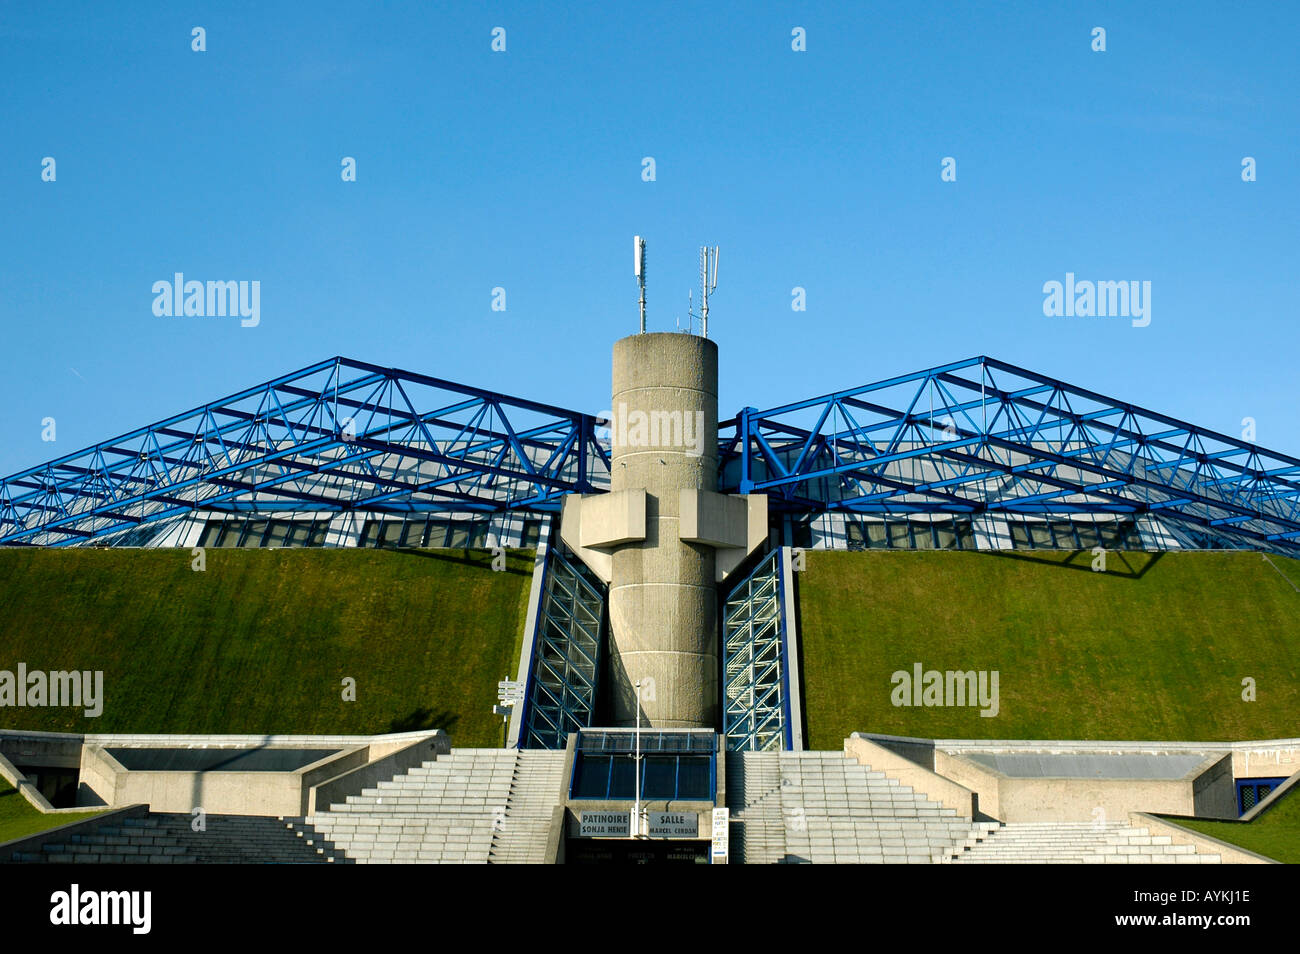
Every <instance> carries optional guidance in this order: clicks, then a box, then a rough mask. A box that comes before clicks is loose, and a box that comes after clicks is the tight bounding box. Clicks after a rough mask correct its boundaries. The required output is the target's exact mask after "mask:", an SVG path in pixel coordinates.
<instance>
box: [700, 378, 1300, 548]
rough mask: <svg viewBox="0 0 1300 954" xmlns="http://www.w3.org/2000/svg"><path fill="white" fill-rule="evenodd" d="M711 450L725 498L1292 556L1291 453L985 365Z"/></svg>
mask: <svg viewBox="0 0 1300 954" xmlns="http://www.w3.org/2000/svg"><path fill="white" fill-rule="evenodd" d="M726 430H729V431H730V434H727V433H725V431H726ZM720 445H721V446H720V452H721V453H720V470H721V475H720V481H719V483H720V487H721V489H722V490H724V491H726V492H737V491H738V492H740V493H763V494H767V495H768V499H769V503H770V505H771V506H772V507H773V508H775V509H777V510H783V511H786V512H806V513H824V512H827V511H849V512H856V513H874V514H895V515H906V514H915V513H946V514H981V513H998V512H1001V513H1019V514H1039V515H1045V514H1074V513H1093V514H1128V515H1150V516H1151V517H1153V518H1156V519H1157V520H1159V521H1160V522H1161V523H1162V524H1163V525H1165V526H1172V527H1176V528H1181V529H1183V530H1184V531H1185V532H1186V533H1187V534H1189V537H1188V539H1195V540H1197V541H1200V542H1201V543H1202V544H1204V543H1206V542H1208V543H1209V545H1211V546H1222V547H1232V548H1253V549H1262V550H1270V551H1275V552H1279V553H1284V554H1288V555H1300V459H1297V458H1295V457H1290V456H1287V455H1285V454H1280V453H1277V452H1275V451H1270V450H1266V449H1264V448H1262V447H1258V446H1255V445H1253V444H1248V443H1245V442H1243V441H1241V440H1238V439H1237V438H1234V437H1230V436H1228V435H1225V434H1220V433H1216V432H1214V431H1209V430H1206V429H1204V428H1200V427H1195V426H1193V425H1191V424H1187V423H1185V422H1183V421H1179V420H1177V419H1175V418H1172V417H1168V416H1166V415H1163V414H1157V413H1155V412H1153V411H1148V410H1145V409H1144V408H1140V407H1137V406H1135V405H1132V404H1126V403H1123V402H1120V401H1115V400H1113V399H1111V398H1108V397H1106V396H1104V395H1101V394H1098V393H1096V392H1094V391H1088V390H1085V389H1083V388H1079V387H1075V386H1073V385H1069V384H1065V383H1063V382H1061V381H1057V380H1055V379H1053V378H1049V377H1046V376H1044V375H1041V374H1036V373H1034V372H1032V371H1026V370H1025V369H1023V368H1018V367H1015V366H1014V365H1010V364H1006V363H1004V362H1001V361H996V360H994V359H992V358H987V357H977V358H971V359H969V360H967V361H961V362H958V363H955V364H949V365H944V366H942V367H938V368H931V369H930V370H928V371H920V372H917V373H915V374H909V375H904V376H902V377H897V378H891V379H889V380H886V381H880V382H877V383H875V384H869V385H865V386H863V387H859V388H854V389H852V390H848V391H840V392H837V393H834V394H827V395H824V396H822V397H818V398H813V399H811V400H807V401H802V402H799V403H796V404H788V405H785V406H784V407H777V408H772V409H770V410H765V411H760V410H757V409H755V408H746V409H745V410H744V411H742V412H741V413H740V414H739V415H738V416H737V417H736V418H735V419H733V420H732V421H729V422H726V423H725V424H724V425H723V437H722V439H721V441H720Z"/></svg>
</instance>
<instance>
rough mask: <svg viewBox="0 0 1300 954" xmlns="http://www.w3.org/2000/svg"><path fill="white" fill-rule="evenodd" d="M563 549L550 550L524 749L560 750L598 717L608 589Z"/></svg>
mask: <svg viewBox="0 0 1300 954" xmlns="http://www.w3.org/2000/svg"><path fill="white" fill-rule="evenodd" d="M561 550H562V547H560V546H554V547H551V548H549V549H548V550H547V554H546V568H545V570H544V571H543V583H542V598H541V600H540V605H539V606H538V616H537V625H536V628H535V632H534V635H533V659H532V667H531V671H530V672H529V674H528V686H527V688H526V690H525V696H524V698H525V702H526V705H527V709H526V710H525V712H524V719H523V722H524V733H523V734H524V738H523V742H522V744H521V747H522V748H525V749H562V748H564V747H565V745H566V744H567V742H568V739H569V733H570V732H577V731H578V730H580V729H584V728H587V727H588V726H590V725H591V723H592V718H593V716H594V715H595V712H596V691H597V687H598V686H599V684H600V660H601V652H600V648H601V645H602V643H603V642H604V619H605V586H604V584H603V583H601V582H600V581H599V580H596V579H595V578H594V577H593V576H592V574H591V573H590V571H588V570H587V569H586V567H584V566H583V565H582V561H581V560H577V559H570V558H569V557H567V556H565V555H564V553H562V552H561Z"/></svg>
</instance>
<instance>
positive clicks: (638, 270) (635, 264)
mask: <svg viewBox="0 0 1300 954" xmlns="http://www.w3.org/2000/svg"><path fill="white" fill-rule="evenodd" d="M632 256H633V258H632V274H634V275H635V276H636V281H637V284H638V285H640V286H641V303H640V304H641V334H645V239H643V238H642V237H641V236H639V235H634V236H632Z"/></svg>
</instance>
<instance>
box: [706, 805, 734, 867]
mask: <svg viewBox="0 0 1300 954" xmlns="http://www.w3.org/2000/svg"><path fill="white" fill-rule="evenodd" d="M730 854H731V812H730V811H729V810H727V809H725V808H715V809H714V810H713V847H712V849H711V850H710V851H709V860H710V861H711V862H713V864H715V865H725V864H726V863H727V862H728V855H730Z"/></svg>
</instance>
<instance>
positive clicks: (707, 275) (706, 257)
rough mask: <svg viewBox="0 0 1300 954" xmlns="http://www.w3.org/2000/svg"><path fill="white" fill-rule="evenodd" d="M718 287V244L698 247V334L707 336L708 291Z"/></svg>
mask: <svg viewBox="0 0 1300 954" xmlns="http://www.w3.org/2000/svg"><path fill="white" fill-rule="evenodd" d="M717 287H718V246H716V245H715V246H713V248H709V247H708V246H707V245H706V246H704V247H703V248H701V249H700V334H701V335H702V336H703V337H705V338H707V337H708V336H709V293H710V292H712V291H715V290H716V289H717Z"/></svg>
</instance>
